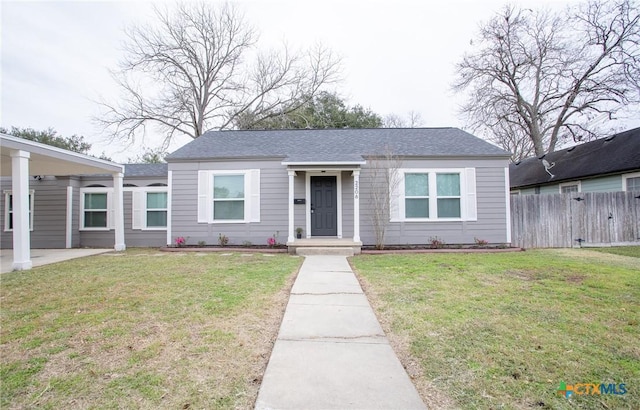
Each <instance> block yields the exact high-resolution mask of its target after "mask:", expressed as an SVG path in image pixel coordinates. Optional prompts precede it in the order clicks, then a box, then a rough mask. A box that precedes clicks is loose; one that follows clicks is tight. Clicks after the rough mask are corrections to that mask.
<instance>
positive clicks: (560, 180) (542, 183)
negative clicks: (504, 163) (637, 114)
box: [509, 128, 640, 195]
mask: <svg viewBox="0 0 640 410" xmlns="http://www.w3.org/2000/svg"><path fill="white" fill-rule="evenodd" d="M509 173H510V180H511V193H512V194H514V195H518V194H521V195H529V194H558V193H568V192H612V191H640V128H634V129H631V130H627V131H624V132H621V133H619V134H614V135H612V136H609V137H607V138H602V139H598V140H595V141H591V142H587V143H584V144H580V145H576V146H573V147H569V148H563V149H561V150H558V151H556V152H552V153H549V154H546V155H543V156H541V157H539V158H537V157H534V158H527V159H525V160H522V161H520V162H516V163H515V164H511V165H510V166H509Z"/></svg>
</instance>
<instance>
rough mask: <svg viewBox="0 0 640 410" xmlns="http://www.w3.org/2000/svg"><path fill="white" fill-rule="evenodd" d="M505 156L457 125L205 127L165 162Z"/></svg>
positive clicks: (357, 160) (498, 149)
mask: <svg viewBox="0 0 640 410" xmlns="http://www.w3.org/2000/svg"><path fill="white" fill-rule="evenodd" d="M388 149H390V151H391V152H392V153H393V154H394V155H399V156H408V157H433V156H451V157H467V156H468V157H477V156H500V157H508V156H509V153H507V152H506V151H503V150H502V149H500V148H498V147H496V146H494V145H492V144H489V143H488V142H486V141H483V140H481V139H480V138H477V137H475V136H473V135H471V134H469V133H467V132H465V131H462V130H460V129H458V128H367V129H355V128H346V129H319V130H255V131H253V130H252V131H209V132H206V133H205V134H203V135H202V136H201V137H199V138H196V139H195V140H193V141H192V142H190V143H188V144H186V145H185V146H183V147H182V148H180V149H178V150H177V151H175V152H173V153H172V154H170V155H169V156H167V157H166V160H167V161H169V162H174V161H180V160H199V159H227V158H282V159H283V160H284V161H285V162H292V163H298V162H299V163H305V162H361V161H363V156H368V155H381V154H385V153H386V152H387V150H388Z"/></svg>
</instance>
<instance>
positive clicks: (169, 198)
mask: <svg viewBox="0 0 640 410" xmlns="http://www.w3.org/2000/svg"><path fill="white" fill-rule="evenodd" d="M172 191H173V171H168V172H167V246H170V245H171V244H172V243H173V241H172V240H171V234H172V232H171V221H172V218H171V213H172V212H173V211H172V209H171V208H172V206H171V201H172V199H173V193H172Z"/></svg>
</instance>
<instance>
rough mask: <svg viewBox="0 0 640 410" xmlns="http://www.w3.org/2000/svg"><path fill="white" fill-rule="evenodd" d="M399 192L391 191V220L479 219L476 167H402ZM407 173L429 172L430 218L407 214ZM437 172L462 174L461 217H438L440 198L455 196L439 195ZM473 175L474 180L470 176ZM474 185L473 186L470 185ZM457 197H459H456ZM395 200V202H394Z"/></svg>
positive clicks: (447, 220)
mask: <svg viewBox="0 0 640 410" xmlns="http://www.w3.org/2000/svg"><path fill="white" fill-rule="evenodd" d="M397 172H399V173H400V180H399V183H398V184H397V185H398V186H397V188H396V189H397V192H395V193H391V195H390V196H391V202H392V203H391V206H390V208H391V222H418V223H419V222H461V221H477V202H474V203H473V204H471V203H470V202H471V201H476V200H477V199H476V198H477V193H476V189H475V188H476V187H475V185H477V184H476V183H475V168H401V169H398V170H397ZM405 174H429V218H407V217H406V215H405V212H406V205H405V198H406V197H405V194H404V193H405V185H404V184H405ZM437 174H459V175H460V217H459V218H438V217H437V215H438V201H437V200H438V198H453V197H444V196H440V197H438V196H437V179H436V178H437V177H436V175H437ZM471 176H473V178H474V180H473V181H472V182H469V181H468V178H470V177H471ZM471 184H473V185H474V186H473V187H471V186H470V185H471ZM455 198H457V197H455ZM394 202H395V203H394Z"/></svg>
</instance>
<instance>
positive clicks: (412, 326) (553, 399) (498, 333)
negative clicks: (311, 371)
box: [352, 249, 640, 409]
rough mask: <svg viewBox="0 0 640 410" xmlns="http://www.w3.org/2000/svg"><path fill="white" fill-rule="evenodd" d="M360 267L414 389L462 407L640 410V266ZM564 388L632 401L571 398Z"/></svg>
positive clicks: (582, 261) (498, 257)
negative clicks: (595, 389)
mask: <svg viewBox="0 0 640 410" xmlns="http://www.w3.org/2000/svg"><path fill="white" fill-rule="evenodd" d="M352 263H353V264H354V266H355V267H356V269H357V272H358V274H359V276H360V277H361V278H362V279H363V282H364V284H365V287H366V288H367V293H368V296H369V298H370V300H371V301H372V304H373V305H374V308H375V309H376V310H377V312H378V315H379V317H380V318H381V321H382V323H383V325H384V326H385V327H386V329H385V330H386V331H387V332H388V333H389V336H390V338H391V340H392V341H400V343H397V344H398V345H399V346H400V350H401V351H400V352H399V353H400V356H401V357H404V361H405V364H406V362H410V363H417V364H418V368H419V374H418V378H419V380H417V383H416V384H417V385H418V386H420V385H426V386H430V389H432V391H433V389H435V390H437V391H439V392H444V393H445V394H447V395H448V397H449V398H450V399H452V400H453V401H454V403H455V405H454V407H456V408H481V409H490V408H554V409H555V408H559V409H564V408H630V409H631V408H636V409H637V408H640V394H639V391H640V390H638V389H639V388H640V343H639V342H638V341H639V340H640V327H639V326H640V324H639V320H640V261H639V260H636V259H632V258H627V257H621V256H616V255H608V254H601V253H596V252H590V251H587V250H582V249H576V250H540V251H528V252H519V253H496V254H446V255H443V254H416V255H362V256H358V257H355V258H353V260H352ZM402 346H405V347H404V348H403V347H402ZM402 349H405V350H402ZM561 381H565V382H566V383H567V384H574V383H625V384H626V387H627V389H628V390H629V392H628V393H627V394H626V395H624V396H613V395H601V396H575V397H573V398H571V399H566V398H564V397H561V396H559V395H558V394H557V392H556V390H557V389H558V386H559V384H560V382H561ZM423 393H424V391H423ZM427 395H428V392H427Z"/></svg>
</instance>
